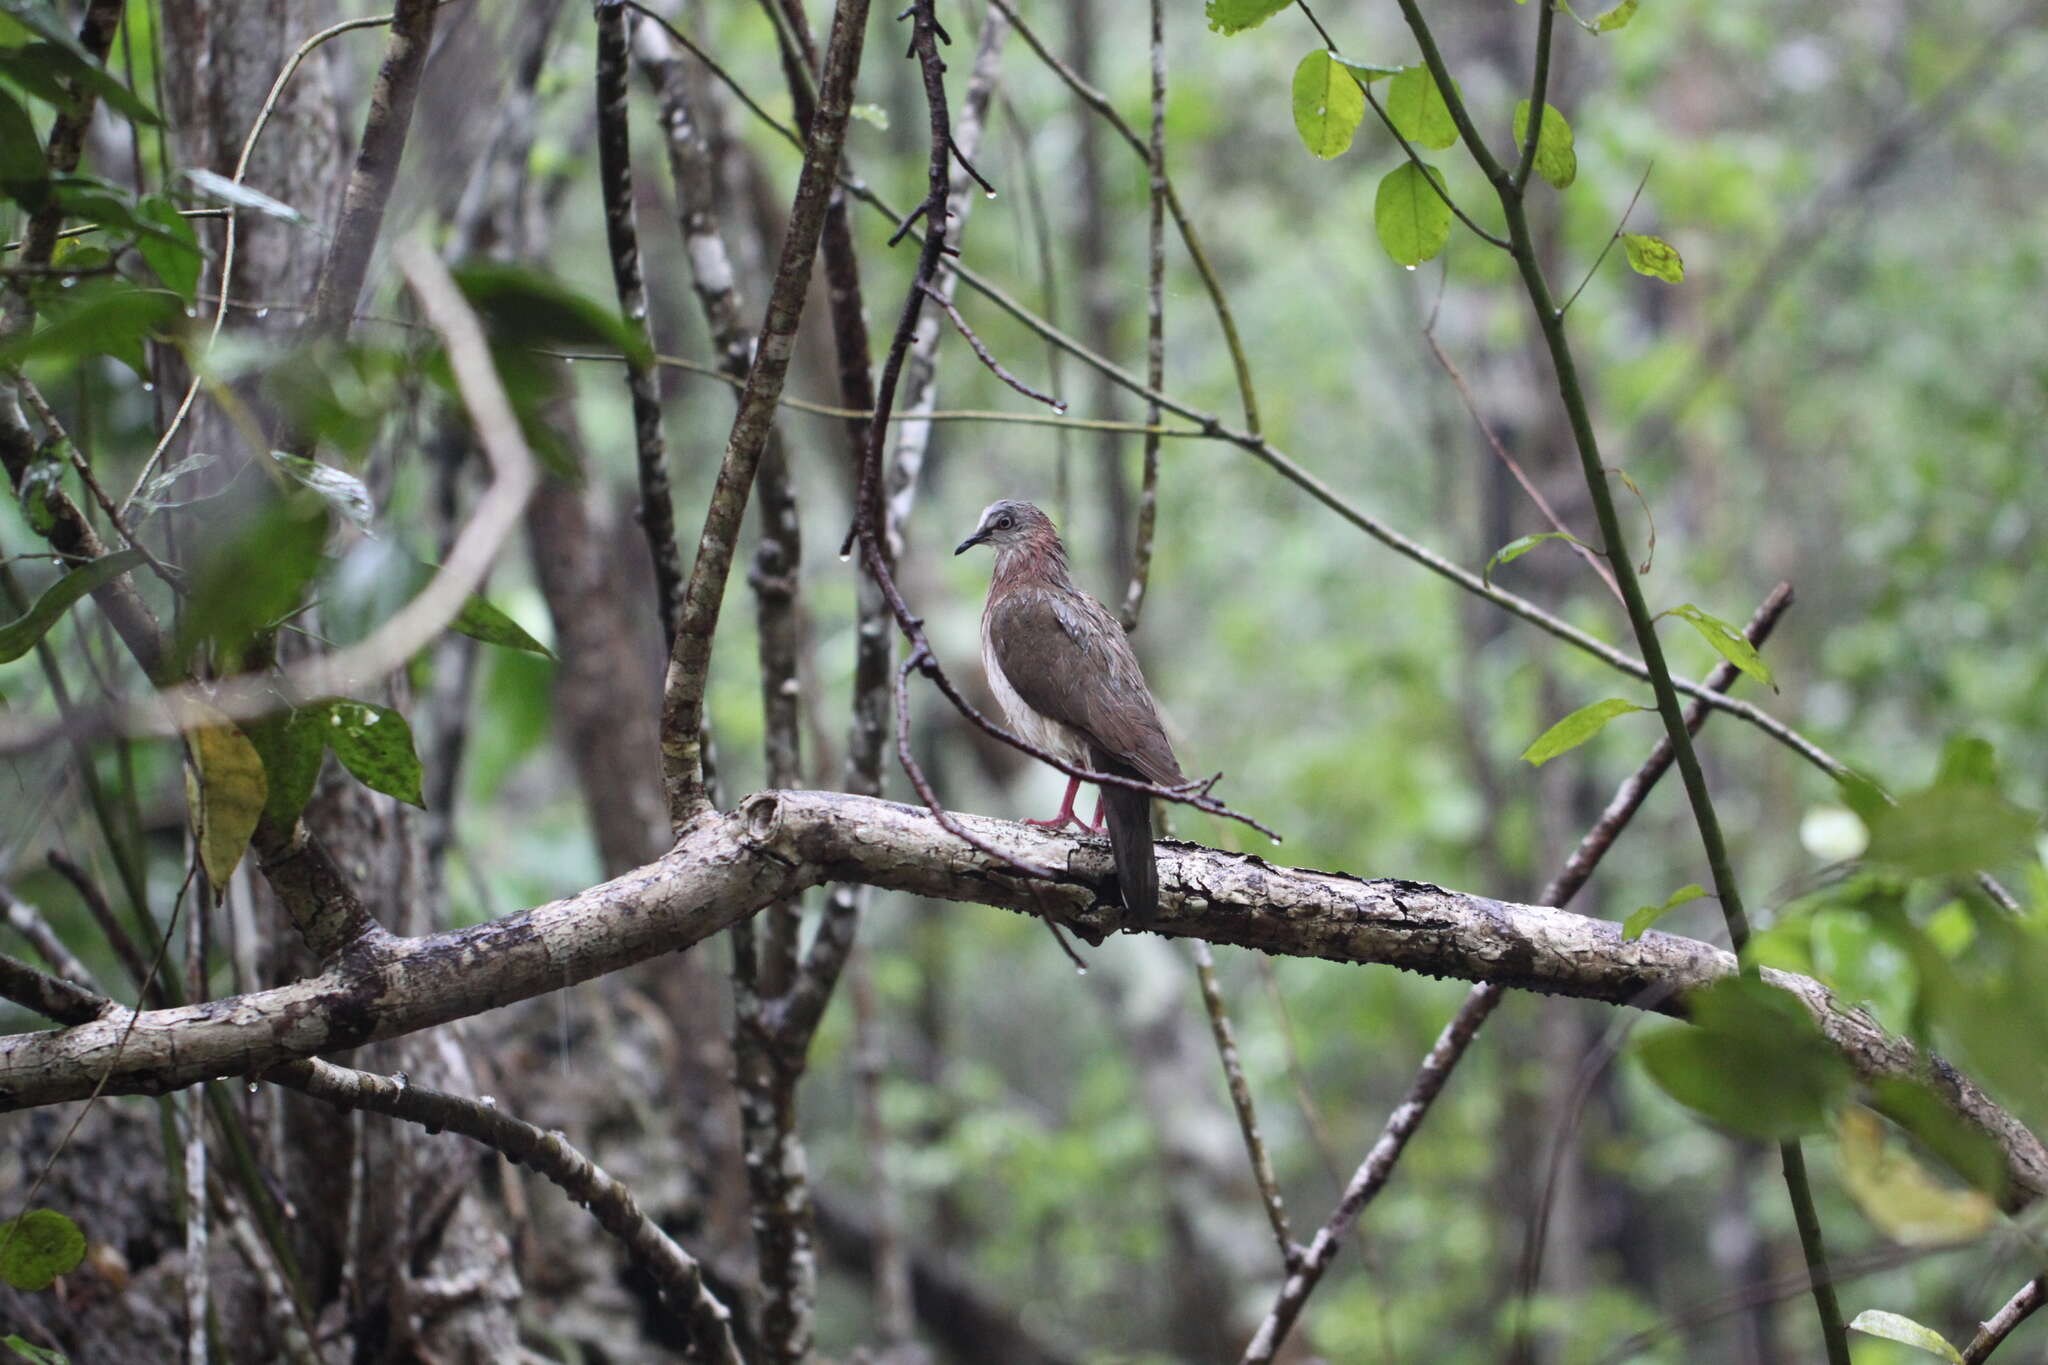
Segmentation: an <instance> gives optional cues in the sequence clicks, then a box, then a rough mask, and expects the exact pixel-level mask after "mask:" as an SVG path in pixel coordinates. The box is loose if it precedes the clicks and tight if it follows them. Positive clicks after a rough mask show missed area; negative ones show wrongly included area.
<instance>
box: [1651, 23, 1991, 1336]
mask: <svg viewBox="0 0 2048 1365" xmlns="http://www.w3.org/2000/svg"><path fill="white" fill-rule="evenodd" d="M1635 2H1636V0H1628V3H1629V5H1630V7H1633V6H1634V5H1635ZM1849 1330H1850V1331H1852V1332H1861V1333H1863V1334H1864V1335H1865V1336H1870V1337H1881V1338H1883V1339H1884V1340H1886V1341H1896V1342H1898V1343H1899V1344H1900V1345H1902V1346H1915V1347H1918V1348H1919V1349H1920V1350H1923V1351H1925V1352H1927V1353H1928V1354H1929V1355H1937V1356H1940V1357H1941V1358H1942V1359H1943V1360H1946V1361H1950V1362H1953V1365H1963V1353H1962V1352H1961V1351H1958V1350H1957V1349H1956V1348H1955V1347H1953V1346H1951V1345H1949V1342H1948V1338H1947V1337H1945V1336H1943V1335H1942V1334H1941V1333H1939V1332H1937V1331H1935V1330H1934V1329H1933V1328H1932V1327H1922V1326H1921V1325H1920V1324H1919V1323H1917V1322H1915V1321H1913V1320H1912V1319H1911V1318H1908V1317H1901V1316H1900V1315H1899V1314H1897V1313H1886V1312H1883V1311H1882V1310H1880V1309H1876V1308H1866V1309H1864V1310H1863V1311H1862V1312H1861V1313H1858V1314H1857V1315H1856V1320H1855V1321H1854V1322H1852V1323H1850V1324H1849Z"/></svg>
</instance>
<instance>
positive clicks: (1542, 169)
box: [1515, 100, 1579, 189]
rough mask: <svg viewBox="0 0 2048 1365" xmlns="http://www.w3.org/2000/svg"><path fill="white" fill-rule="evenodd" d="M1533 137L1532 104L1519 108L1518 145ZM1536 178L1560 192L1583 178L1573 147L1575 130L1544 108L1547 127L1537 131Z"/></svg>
mask: <svg viewBox="0 0 2048 1365" xmlns="http://www.w3.org/2000/svg"><path fill="white" fill-rule="evenodd" d="M1528 136H1529V101H1527V100H1523V101H1522V102H1521V103H1520V104H1517V105H1516V106H1515V145H1516V146H1517V147H1519V146H1521V145H1522V143H1523V141H1524V140H1526V139H1527V138H1528ZM1536 174H1538V175H1540V176H1542V177H1543V178H1544V179H1545V180H1548V181H1549V182H1550V183H1551V184H1552V185H1554V186H1556V187H1557V188H1558V189H1564V188H1565V187H1567V186H1568V185H1570V184H1571V183H1572V181H1574V180H1577V179H1578V178H1579V154H1578V152H1577V151H1576V150H1575V149H1574V148H1573V146H1572V126H1571V124H1569V123H1566V122H1565V121H1564V115H1563V114H1560V113H1558V112H1557V110H1555V109H1553V108H1551V107H1550V106H1549V105H1547V104H1546V105H1544V106H1543V126H1542V127H1540V128H1538V129H1537V130H1536Z"/></svg>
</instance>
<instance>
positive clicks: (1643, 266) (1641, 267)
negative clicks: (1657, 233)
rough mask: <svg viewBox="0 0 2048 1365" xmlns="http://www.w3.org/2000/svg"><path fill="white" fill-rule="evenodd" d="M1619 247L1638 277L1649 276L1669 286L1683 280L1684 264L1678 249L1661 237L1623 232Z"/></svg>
mask: <svg viewBox="0 0 2048 1365" xmlns="http://www.w3.org/2000/svg"><path fill="white" fill-rule="evenodd" d="M1621 246H1622V250H1624V251H1626V252H1627V253H1628V263H1629V265H1631V266H1632V267H1634V269H1635V272H1636V273H1637V274H1638V275H1651V276H1654V277H1655V278H1657V279H1660V280H1664V281H1667V282H1669V283H1671V284H1677V283H1679V282H1680V281H1681V280H1683V279H1684V278H1685V262H1684V260H1682V259H1681V258H1680V257H1679V254H1678V248H1677V247H1675V246H1673V245H1671V243H1669V242H1667V241H1665V240H1664V239H1663V238H1662V237H1652V236H1650V235H1649V234H1648V233H1643V232H1624V233H1622V234H1621Z"/></svg>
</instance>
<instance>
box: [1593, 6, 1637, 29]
mask: <svg viewBox="0 0 2048 1365" xmlns="http://www.w3.org/2000/svg"><path fill="white" fill-rule="evenodd" d="M1641 3H1642V0H1621V3H1620V4H1618V5H1616V6H1615V7H1614V8H1613V9H1611V10H1609V11H1607V13H1605V14H1603V15H1601V16H1600V17H1599V18H1598V19H1595V20H1594V21H1593V22H1592V23H1591V24H1589V25H1587V27H1589V28H1590V29H1592V31H1593V32H1595V33H1612V32H1614V30H1616V29H1618V28H1626V27H1627V26H1628V21H1629V20H1631V19H1633V18H1635V17H1636V6H1637V5H1639V4H1641Z"/></svg>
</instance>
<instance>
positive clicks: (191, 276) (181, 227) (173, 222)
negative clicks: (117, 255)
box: [135, 194, 205, 303]
mask: <svg viewBox="0 0 2048 1365" xmlns="http://www.w3.org/2000/svg"><path fill="white" fill-rule="evenodd" d="M136 208H137V211H138V212H139V213H140V214H141V216H142V217H143V218H144V219H146V220H148V221H149V222H152V223H155V224H156V225H157V226H158V227H160V228H162V229H163V230H164V232H165V233H166V234H168V235H169V236H170V237H171V238H172V239H173V240H171V241H165V240H164V238H162V237H159V236H156V235H155V234H153V233H143V234H142V235H141V236H139V237H137V238H136V240H135V248H136V250H138V251H140V252H141V253H142V259H143V260H145V261H147V262H148V263H149V268H150V269H151V270H154V271H155V272H156V277H157V278H158V279H159V280H161V281H163V285H164V288H166V289H168V290H170V291H171V292H173V293H175V294H176V295H178V297H180V298H182V299H184V300H185V301H186V302H187V303H190V302H191V301H192V298H193V295H194V294H195V293H196V292H197V291H198V289H199V269H200V266H201V265H203V264H204V263H205V257H204V256H203V255H201V253H200V250H199V237H198V235H197V234H196V233H194V232H193V231H192V224H191V223H189V222H187V221H186V219H185V216H184V215H183V214H181V213H179V212H178V208H177V205H175V204H173V203H172V202H171V201H170V200H168V199H166V198H164V197H163V196H162V195H160V194H152V195H150V196H149V197H148V198H146V199H144V200H143V201H142V202H141V203H140V204H138V205H137V206H136Z"/></svg>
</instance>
